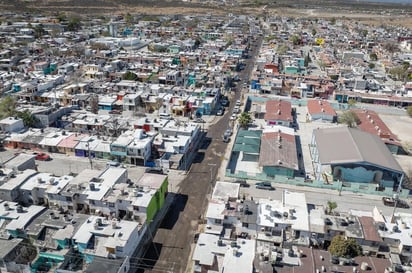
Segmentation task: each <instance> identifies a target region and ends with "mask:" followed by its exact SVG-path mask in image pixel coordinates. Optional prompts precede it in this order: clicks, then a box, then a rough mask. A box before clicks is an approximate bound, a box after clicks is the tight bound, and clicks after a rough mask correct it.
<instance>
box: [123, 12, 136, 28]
mask: <svg viewBox="0 0 412 273" xmlns="http://www.w3.org/2000/svg"><path fill="white" fill-rule="evenodd" d="M124 20H125V21H126V25H127V26H131V25H132V24H133V23H134V17H133V16H132V15H131V14H130V13H127V14H126V16H125V18H124Z"/></svg>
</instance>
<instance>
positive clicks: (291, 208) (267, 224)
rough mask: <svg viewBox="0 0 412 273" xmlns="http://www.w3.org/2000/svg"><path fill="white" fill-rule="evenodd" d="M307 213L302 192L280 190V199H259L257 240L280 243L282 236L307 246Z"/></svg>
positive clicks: (308, 234)
mask: <svg viewBox="0 0 412 273" xmlns="http://www.w3.org/2000/svg"><path fill="white" fill-rule="evenodd" d="M309 227H310V225H309V214H308V210H307V204H306V198H305V194H304V193H296V192H289V191H287V190H284V191H283V192H282V198H281V200H267V199H261V200H260V201H259V205H258V215H257V228H258V235H257V240H262V241H269V242H273V243H274V244H275V245H280V244H282V242H283V238H286V239H285V240H286V241H288V242H292V243H293V244H297V245H305V246H309V243H310V242H309V238H310V228H309Z"/></svg>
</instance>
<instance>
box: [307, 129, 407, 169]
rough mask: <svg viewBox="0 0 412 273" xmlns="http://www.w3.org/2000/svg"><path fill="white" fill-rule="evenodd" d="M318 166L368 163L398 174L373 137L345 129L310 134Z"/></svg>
mask: <svg viewBox="0 0 412 273" xmlns="http://www.w3.org/2000/svg"><path fill="white" fill-rule="evenodd" d="M313 134H314V136H315V139H316V145H317V149H318V150H319V160H320V163H321V164H345V163H370V164H373V165H376V166H380V167H382V168H385V169H389V170H393V171H396V172H402V168H401V166H400V165H399V163H398V162H397V161H396V159H395V158H394V157H393V155H392V154H391V152H390V151H389V149H388V148H387V147H386V145H385V143H383V141H382V140H381V139H380V138H379V137H378V136H376V135H372V134H369V133H365V132H363V131H361V130H359V129H355V128H348V127H346V126H342V127H336V128H325V129H316V130H314V131H313Z"/></svg>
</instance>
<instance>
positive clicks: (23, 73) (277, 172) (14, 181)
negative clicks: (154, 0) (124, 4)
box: [0, 12, 412, 273]
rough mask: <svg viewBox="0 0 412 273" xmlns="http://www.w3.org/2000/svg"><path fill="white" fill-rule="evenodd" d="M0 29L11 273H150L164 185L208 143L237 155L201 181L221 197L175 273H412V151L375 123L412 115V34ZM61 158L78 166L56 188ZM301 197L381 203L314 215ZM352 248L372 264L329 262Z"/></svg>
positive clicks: (168, 198) (337, 28)
mask: <svg viewBox="0 0 412 273" xmlns="http://www.w3.org/2000/svg"><path fill="white" fill-rule="evenodd" d="M0 19H1V20H0V21H1V24H0V40H1V44H0V92H1V96H2V100H1V101H0V144H1V149H2V152H0V163H1V165H0V246H1V247H0V272H16V273H17V272H33V273H36V272H57V273H68V272H90V273H92V272H113V273H118V272H119V273H120V272H139V270H142V269H144V268H143V267H141V266H140V264H139V263H140V261H141V260H142V259H143V257H145V255H146V253H147V250H148V248H150V247H151V244H152V241H153V237H154V234H156V229H157V228H158V226H159V223H160V222H161V221H162V220H163V219H164V218H165V217H167V212H168V211H169V210H173V209H174V208H173V206H174V202H175V199H174V194H177V193H179V187H178V185H171V183H170V181H169V179H170V177H169V174H170V173H172V172H173V171H176V172H178V174H179V176H180V179H181V180H183V179H185V175H187V174H188V173H190V171H191V167H192V165H193V164H202V162H200V163H199V162H198V161H197V159H198V151H199V150H200V149H202V147H203V145H204V143H205V140H206V139H209V140H210V139H211V140H210V141H213V142H219V143H225V144H224V145H225V152H224V154H222V155H219V156H221V158H222V160H220V162H215V163H214V164H208V165H209V169H210V181H209V180H208V179H209V177H208V176H209V172H208V173H207V175H205V177H204V178H200V177H199V180H201V179H206V180H207V181H206V180H205V181H206V183H208V184H210V185H211V192H209V193H208V194H207V196H204V198H205V200H207V204H206V205H205V207H204V212H203V214H202V215H201V216H199V219H193V220H196V221H197V220H199V222H200V224H199V226H198V229H197V233H196V239H195V240H194V242H193V243H192V251H191V256H190V257H187V259H188V260H189V262H188V264H187V265H185V268H187V269H186V270H184V271H179V272H201V273H203V272H221V273H223V272H225V273H227V272H250V273H252V272H366V271H368V272H387V273H389V272H412V239H411V238H412V234H411V231H410V230H411V228H412V214H411V213H408V211H407V210H406V209H405V208H409V205H408V204H407V203H408V201H407V200H408V197H409V188H408V183H407V182H408V181H410V179H411V177H408V176H410V175H411V174H412V169H406V168H405V164H403V162H405V161H406V162H410V160H411V159H410V155H411V154H412V150H411V148H410V147H408V146H407V145H405V143H406V142H407V141H408V139H403V138H402V137H401V136H398V135H396V134H395V133H394V132H393V131H392V129H391V128H392V126H391V124H386V123H385V121H384V120H383V119H381V117H380V115H379V114H380V112H379V111H380V109H381V108H382V109H385V111H388V112H390V113H393V114H394V115H399V116H402V117H403V116H405V117H407V109H409V108H410V107H412V77H411V75H412V65H411V63H412V30H411V29H408V28H405V27H396V26H386V25H382V26H369V25H366V24H361V23H359V22H356V21H350V20H345V19H342V20H339V19H336V20H331V19H298V18H287V17H279V16H257V17H256V16H249V15H247V16H246V15H241V16H239V15H231V14H230V15H227V16H213V15H209V14H205V15H204V16H188V15H174V16H148V15H133V16H132V15H128V16H107V17H105V16H100V17H95V18H88V19H86V18H82V19H81V20H79V18H74V17H73V18H66V17H65V16H62V15H58V16H41V15H38V16H34V15H28V14H14V13H6V12H4V13H2V14H0ZM236 96H237V98H239V99H235V97H236ZM368 105H372V106H374V107H375V108H373V107H371V108H369V107H368ZM408 111H409V110H408ZM407 118H409V117H407ZM409 119H410V118H409ZM223 122H226V123H225V124H224V127H225V129H224V130H225V131H224V133H222V135H220V136H219V137H218V138H217V139H216V138H213V136H211V135H210V134H211V132H212V130H213V128H214V127H213V126H217V125H218V124H219V123H223ZM408 122H409V123H410V120H409V121H408ZM63 155H64V156H65V157H67V158H75V159H76V158H78V159H79V160H84V159H85V161H81V162H86V163H85V164H84V167H83V169H81V170H77V171H76V172H75V171H71V172H67V173H65V174H64V175H57V174H56V168H58V167H56V165H53V164H54V163H53V158H55V157H59V156H61V157H62V156H63ZM398 156H401V157H402V158H403V161H402V162H400V161H399V157H398ZM40 161H41V162H42V164H43V161H44V164H50V170H49V171H47V172H44V171H39V162H40ZM96 162H104V168H94V164H96ZM203 164H204V163H203ZM406 165H407V164H406ZM409 167H410V166H409ZM136 169H139V170H142V171H141V175H140V176H139V177H138V178H136V177H135V176H132V175H131V172H135V171H134V170H136ZM201 181H203V180H201ZM279 185H280V186H281V187H287V186H293V187H294V188H291V189H287V188H282V189H280V188H278V186H279ZM303 187H305V188H311V189H314V191H317V192H325V194H328V193H330V192H332V191H333V192H338V193H339V196H340V195H341V194H342V192H350V193H354V194H360V195H362V194H363V195H371V196H375V197H376V196H377V197H378V200H379V206H374V208H373V209H371V210H369V209H367V210H365V209H362V208H359V207H353V208H351V209H349V210H342V211H340V210H339V207H338V208H336V207H334V206H333V202H331V203H328V204H311V203H310V202H309V201H307V199H308V197H307V195H306V193H305V192H302V191H300V190H299V191H298V190H296V191H294V190H293V189H300V188H303ZM193 188H196V185H193ZM255 189H257V190H258V191H261V192H266V193H267V195H265V196H266V197H262V195H259V194H257V195H254V193H255V192H254V190H255ZM265 190H267V191H265ZM273 192H278V193H277V195H274V194H273V195H271V194H272V193H273ZM359 198H362V197H359ZM381 198H383V199H381ZM381 200H384V202H382V201H381ZM335 206H336V203H335ZM385 206H393V211H392V208H391V213H390V214H388V213H386V211H382V210H381V207H385ZM397 208H399V210H398V211H396V210H397ZM200 220H202V221H200ZM188 236H191V235H190V234H188ZM340 236H342V237H343V238H344V240H353V241H354V242H356V244H357V245H358V246H359V247H360V248H361V251H360V253H357V254H358V255H353V256H354V257H349V256H350V255H340V256H337V255H336V254H334V253H333V250H330V249H331V248H330V246H331V245H333V243H334V241H335V240H336V238H338V237H340ZM328 249H329V250H330V251H328ZM163 271H168V272H177V271H173V269H169V270H166V269H164V270H163Z"/></svg>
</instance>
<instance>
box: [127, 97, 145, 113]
mask: <svg viewBox="0 0 412 273" xmlns="http://www.w3.org/2000/svg"><path fill="white" fill-rule="evenodd" d="M142 93H143V92H140V93H134V94H126V95H125V96H124V97H123V99H122V101H123V111H131V112H133V113H137V112H141V110H143V109H144V105H143V103H142V97H141V96H142Z"/></svg>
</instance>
